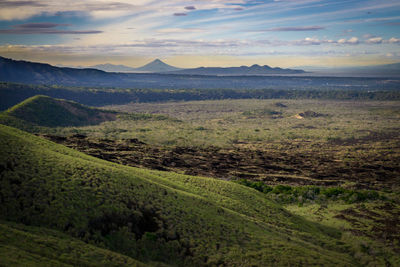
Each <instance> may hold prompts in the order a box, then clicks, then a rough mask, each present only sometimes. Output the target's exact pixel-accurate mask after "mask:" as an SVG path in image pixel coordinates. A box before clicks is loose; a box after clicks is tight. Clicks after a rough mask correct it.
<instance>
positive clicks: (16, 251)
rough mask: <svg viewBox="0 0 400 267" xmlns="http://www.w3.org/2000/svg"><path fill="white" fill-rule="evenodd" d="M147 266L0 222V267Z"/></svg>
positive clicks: (74, 241) (50, 234) (51, 234)
mask: <svg viewBox="0 0 400 267" xmlns="http://www.w3.org/2000/svg"><path fill="white" fill-rule="evenodd" d="M121 265H125V266H138V267H139V266H146V265H145V264H142V263H140V262H138V261H136V260H133V259H132V258H129V257H127V256H123V255H121V254H118V253H115V252H111V251H109V250H105V249H101V248H98V247H95V246H93V245H88V244H86V243H84V242H82V241H80V240H77V239H74V238H71V237H69V236H68V235H65V234H62V233H59V232H57V231H54V230H48V229H46V228H43V227H41V228H38V227H28V226H24V225H21V224H15V223H10V222H0V266H9V267H11V266H71V267H72V266H93V267H94V266H121Z"/></svg>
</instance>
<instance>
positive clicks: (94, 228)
mask: <svg viewBox="0 0 400 267" xmlns="http://www.w3.org/2000/svg"><path fill="white" fill-rule="evenodd" d="M0 179H1V180H0V219H1V220H5V221H9V222H16V223H21V224H24V225H27V226H35V227H44V228H48V229H53V230H57V231H60V232H64V233H65V234H67V235H68V236H70V237H72V238H77V239H80V240H81V241H84V242H86V243H88V244H91V245H95V246H97V247H100V248H103V249H107V250H111V251H114V252H117V253H120V254H124V255H126V256H128V257H132V258H134V259H137V260H139V261H141V262H145V263H149V264H153V265H154V264H155V262H162V263H165V264H168V265H172V266H176V265H178V266H206V265H207V266H210V265H225V266H271V265H274V266H280V265H285V266H293V265H296V266H298V265H304V266H309V265H324V266H333V265H339V266H349V265H357V264H358V262H357V261H356V260H355V259H354V258H353V257H352V255H353V252H352V251H351V248H350V246H348V245H346V244H345V243H343V242H342V239H341V233H340V232H339V231H338V230H335V229H333V228H329V227H326V226H322V225H320V224H317V223H312V222H309V221H306V220H305V219H303V218H302V217H299V216H295V215H292V214H291V213H289V212H288V211H286V210H284V209H283V208H282V207H281V206H279V205H278V204H275V203H273V202H271V201H270V200H268V199H266V198H265V195H264V194H262V193H260V192H257V191H255V190H253V189H250V188H247V187H244V186H242V185H239V184H235V183H232V182H227V181H222V180H216V179H211V178H202V177H193V176H186V175H180V174H175V173H168V172H160V171H150V170H144V169H138V168H133V167H127V166H121V165H118V164H115V163H111V162H107V161H103V160H100V159H97V158H93V157H90V156H87V155H85V154H82V153H80V152H77V151H74V150H72V149H68V148H66V147H64V146H61V145H58V144H54V143H52V142H50V141H47V140H44V139H42V138H39V137H36V136H34V135H31V134H28V133H25V132H22V131H20V130H17V129H14V128H11V127H8V126H3V125H0ZM2 227H4V226H2ZM7 227H8V226H7ZM0 229H4V228H0ZM7 231H8V230H7ZM7 231H6V232H7ZM13 231H14V230H13ZM3 232H4V230H3ZM47 235H48V233H47V232H46V231H43V233H41V234H40V236H41V237H43V238H45V239H46V240H49V239H51V238H52V237H51V234H49V236H48V237H46V236H47ZM15 238H19V237H18V235H15V236H13V235H11V236H10V237H9V239H8V240H7V238H6V239H5V238H0V247H1V250H0V252H1V253H2V255H4V253H5V252H4V251H5V250H6V252H7V251H8V250H9V249H11V250H20V249H23V248H21V247H23V246H24V245H23V244H21V245H19V242H18V240H17V241H16V240H14V239H15ZM35 240H36V241H35ZM35 240H33V241H35V242H39V243H40V242H41V241H40V240H37V239H35ZM33 241H32V243H31V244H32V246H34V243H35V242H33ZM43 242H44V241H43ZM9 244H12V245H9ZM80 244H82V243H80ZM27 246H29V244H28V245H27ZM51 246H52V245H51ZM63 246H64V245H62V243H60V244H59V245H57V246H55V248H54V249H55V250H58V247H60V249H61V250H63V249H66V248H65V247H63ZM79 246H80V247H75V246H74V249H79V250H84V251H85V250H87V249H89V247H85V246H84V245H83V244H82V245H79ZM92 248H93V247H90V249H92ZM26 251H28V252H29V250H26ZM97 252H98V253H100V250H98V251H97ZM7 253H11V252H7ZM71 253H72V252H71ZM107 253H111V252H108V251H104V255H101V256H98V257H99V259H100V258H101V257H105V258H107V259H108V258H109V257H107V256H106V254H107ZM100 254H101V253H100ZM63 255H64V254H62V251H60V252H59V253H58V254H57V256H54V257H53V258H52V260H55V261H57V260H61V259H62V258H63V257H64V256H63ZM110 255H111V254H110ZM113 255H114V254H113ZM58 257H59V258H58ZM65 257H67V258H68V253H67V255H66V256H65ZM121 257H122V256H121ZM30 259H31V258H29V257H28V256H26V257H24V260H25V262H26V261H28V262H29V260H30ZM88 260H90V259H88ZM32 261H33V260H32ZM93 264H94V265H96V263H95V262H94V263H93ZM28 265H29V264H28Z"/></svg>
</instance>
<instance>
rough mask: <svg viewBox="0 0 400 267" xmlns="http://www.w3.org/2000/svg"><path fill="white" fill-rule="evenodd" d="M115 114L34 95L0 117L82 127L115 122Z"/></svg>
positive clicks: (67, 101) (39, 124) (36, 123)
mask: <svg viewBox="0 0 400 267" xmlns="http://www.w3.org/2000/svg"><path fill="white" fill-rule="evenodd" d="M116 114H117V113H116V112H113V111H105V110H100V109H97V108H92V107H88V106H84V105H82V104H79V103H77V102H74V101H70V100H64V99H57V98H52V97H49V96H45V95H36V96H33V97H30V98H28V99H25V100H24V101H22V102H20V103H19V104H17V105H15V106H13V107H11V108H9V109H7V110H6V111H4V112H3V113H2V114H1V115H3V116H4V115H5V116H8V117H13V118H17V119H19V120H22V121H26V122H27V123H30V124H33V125H37V126H44V127H58V126H83V125H93V124H99V123H101V122H104V121H109V120H115V119H116ZM0 121H1V120H0Z"/></svg>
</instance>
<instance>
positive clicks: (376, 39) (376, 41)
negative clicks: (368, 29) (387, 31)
mask: <svg viewBox="0 0 400 267" xmlns="http://www.w3.org/2000/svg"><path fill="white" fill-rule="evenodd" d="M365 42H366V43H367V44H381V43H382V42H383V38H382V37H373V38H369V39H367V40H366V41H365Z"/></svg>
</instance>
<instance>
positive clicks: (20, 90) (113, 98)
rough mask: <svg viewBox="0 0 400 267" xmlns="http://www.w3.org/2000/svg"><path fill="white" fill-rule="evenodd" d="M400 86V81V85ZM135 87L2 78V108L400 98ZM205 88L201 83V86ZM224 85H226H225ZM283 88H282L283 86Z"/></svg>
mask: <svg viewBox="0 0 400 267" xmlns="http://www.w3.org/2000/svg"><path fill="white" fill-rule="evenodd" d="M397 86H398V85H397ZM135 88H148V87H134V88H131V89H116V88H99V87H96V88H93V87H67V86H56V85H53V86H50V85H28V84H15V83H5V82H0V110H5V109H7V108H10V107H12V106H13V105H16V104H17V103H19V102H21V101H23V100H25V99H27V98H29V97H32V96H35V95H47V96H50V97H54V98H62V99H68V100H73V101H76V102H78V103H81V104H84V105H90V106H104V105H118V104H126V103H129V102H165V101H191V100H219V99H331V100H332V99H337V100H400V92H398V91H396V90H394V89H395V88H397V87H396V85H395V86H392V85H390V83H388V85H385V86H377V87H374V88H373V89H370V90H365V88H361V89H360V88H359V89H356V88H351V87H350V88H348V87H345V88H339V89H337V88H336V89H335V88H334V87H328V88H325V89H321V88H318V89H317V88H314V89H313V88H312V87H305V88H306V89H308V90H301V88H297V89H288V88H290V87H288V88H287V87H284V88H282V86H273V87H267V86H264V87H262V88H265V89H247V88H246V87H243V88H241V89H169V88H176V87H173V86H170V87H166V88H167V89H135ZM200 88H201V87H200ZM221 88H224V87H221ZM279 88H282V89H279Z"/></svg>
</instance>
